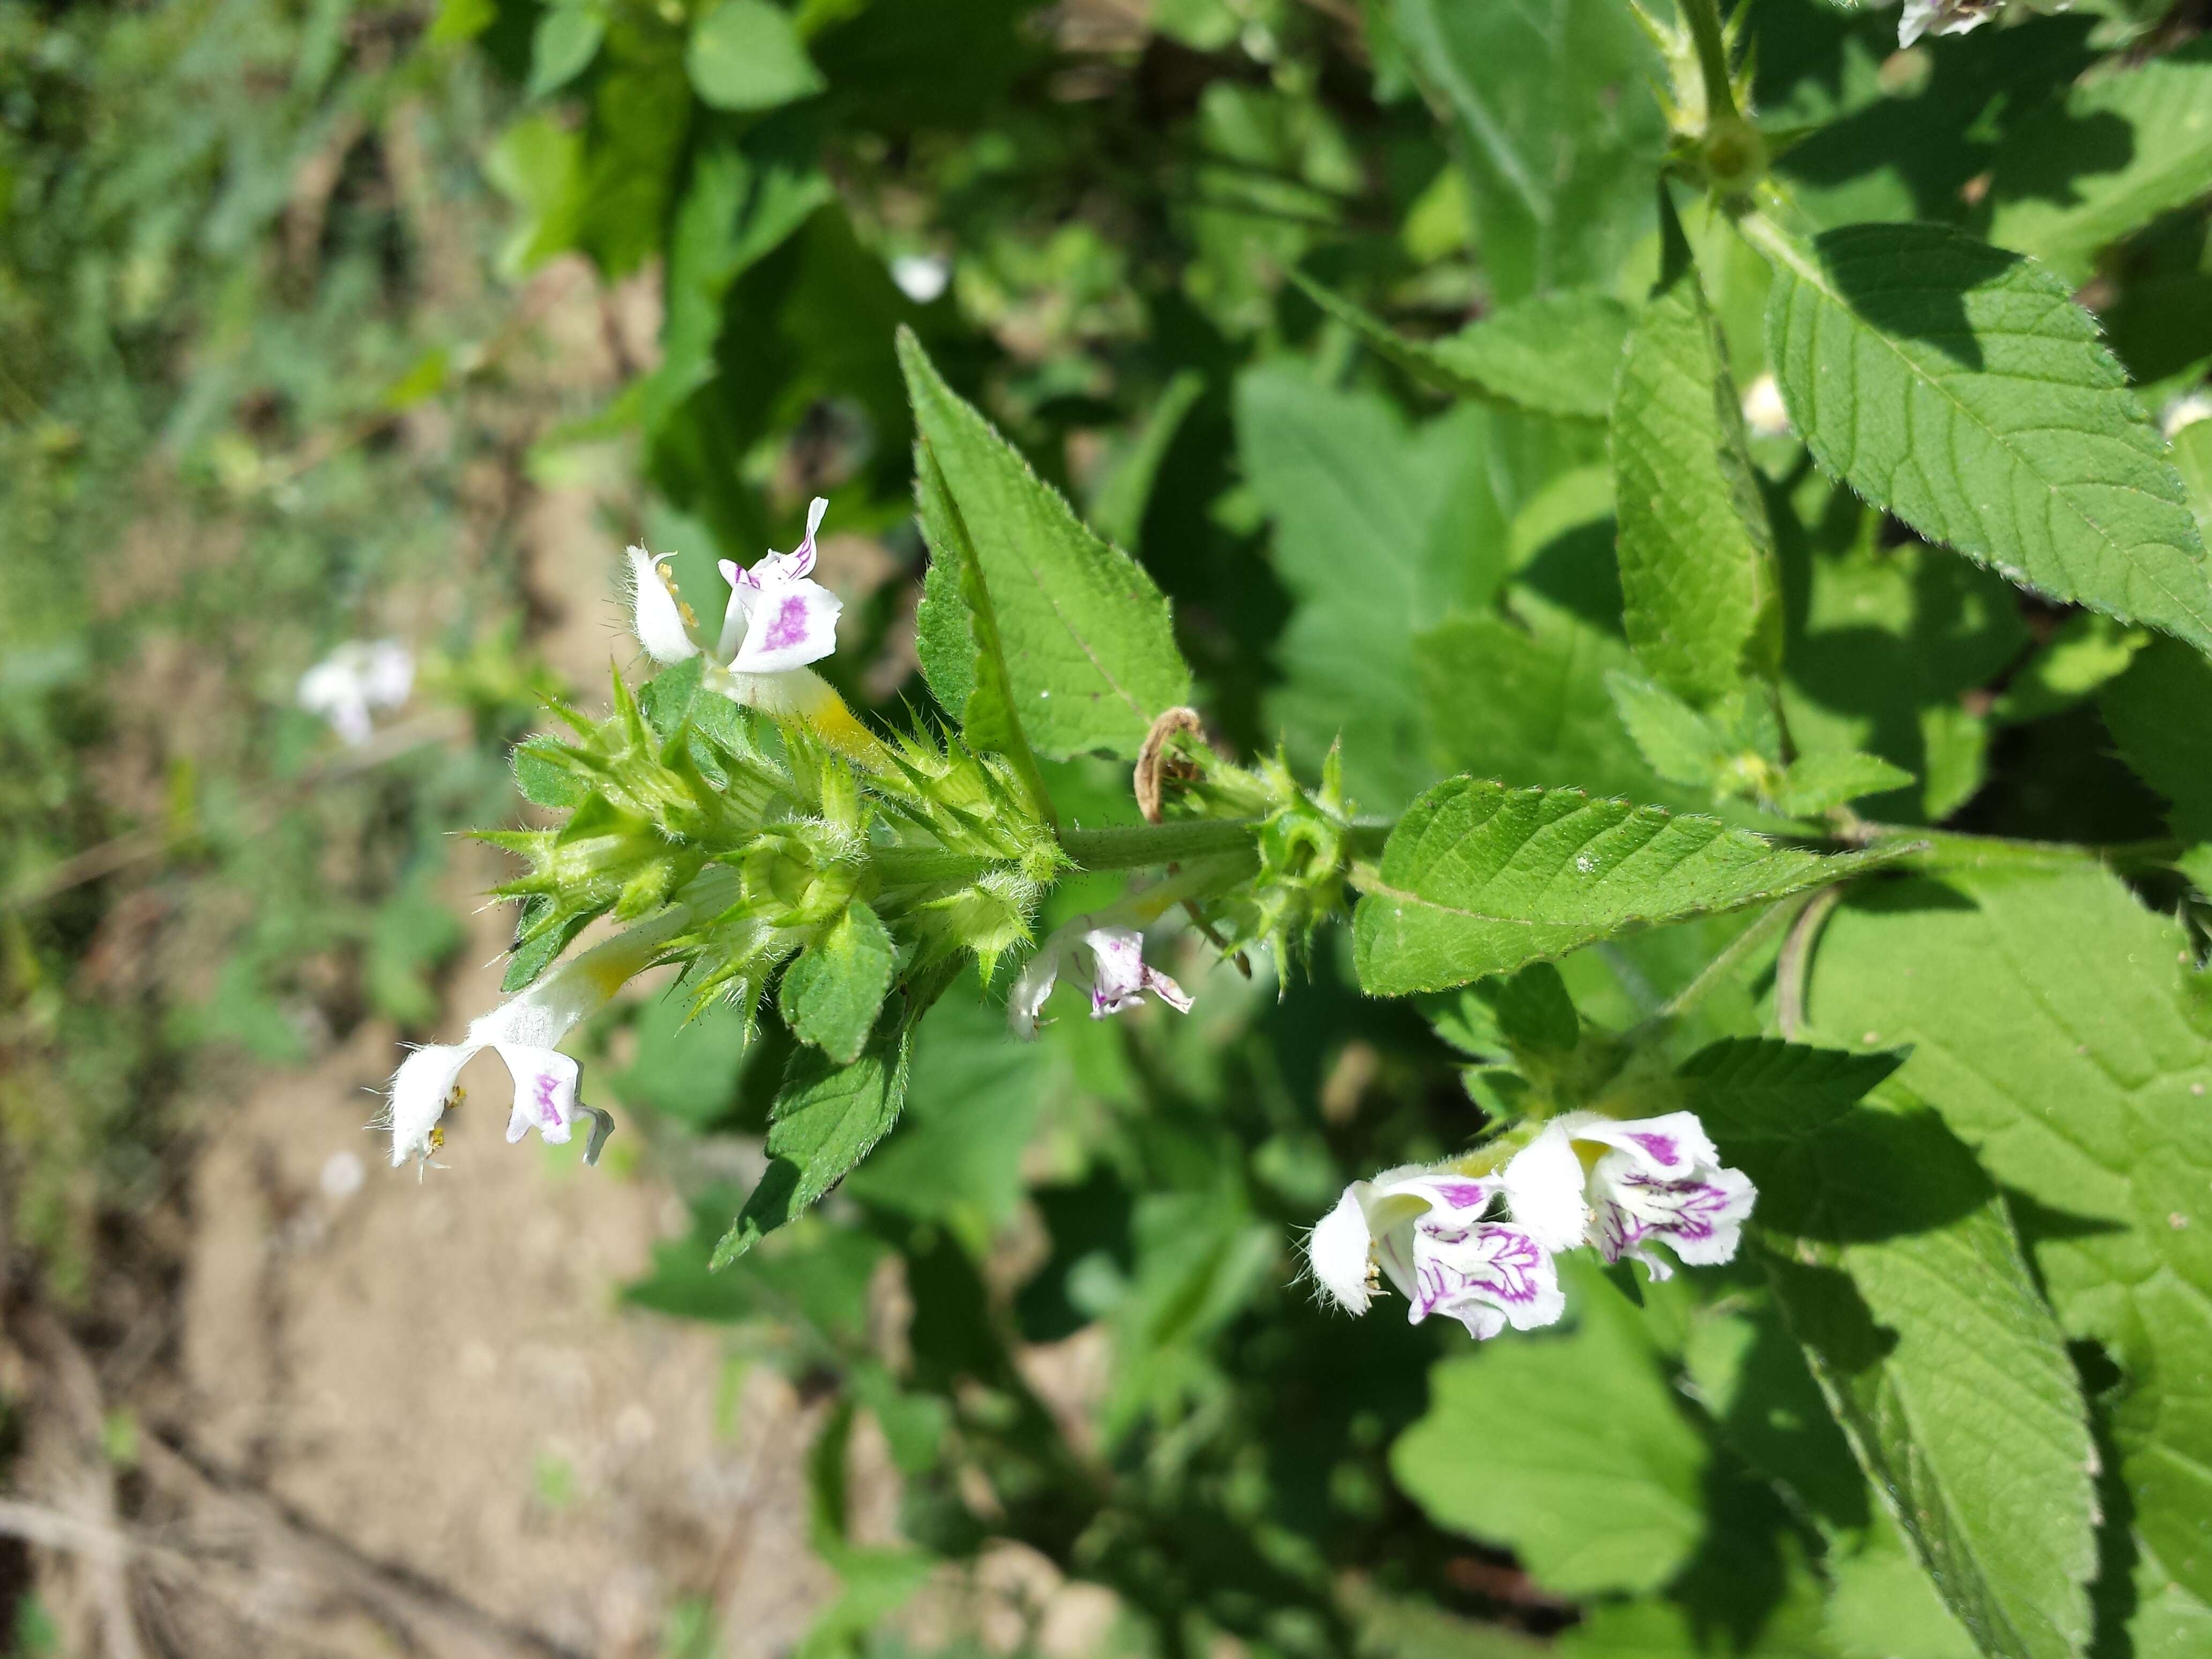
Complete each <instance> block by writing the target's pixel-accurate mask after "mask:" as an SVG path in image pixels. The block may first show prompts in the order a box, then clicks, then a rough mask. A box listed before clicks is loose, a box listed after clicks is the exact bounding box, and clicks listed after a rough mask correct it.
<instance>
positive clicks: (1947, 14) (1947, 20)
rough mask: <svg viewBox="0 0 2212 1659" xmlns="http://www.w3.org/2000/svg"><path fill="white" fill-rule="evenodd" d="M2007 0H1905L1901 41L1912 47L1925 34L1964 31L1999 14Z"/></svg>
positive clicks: (1899, 27) (1899, 26) (1899, 25)
mask: <svg viewBox="0 0 2212 1659" xmlns="http://www.w3.org/2000/svg"><path fill="white" fill-rule="evenodd" d="M2003 4H2004V0H1905V14H1904V15H1902V16H1901V17H1899V19H1898V20H1897V44H1898V46H1899V48H1900V49H1902V48H1904V47H1905V46H1911V44H1912V43H1913V42H1914V41H1916V40H1919V39H1920V37H1921V36H1922V35H1923V34H1964V33H1966V31H1967V30H1968V29H1977V28H1979V27H1981V26H1982V25H1983V24H1984V23H1986V22H1988V21H1990V18H1992V17H1994V16H1996V15H1997V11H1998V9H1999V8H2001V7H2002V5H2003Z"/></svg>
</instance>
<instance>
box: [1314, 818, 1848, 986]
mask: <svg viewBox="0 0 2212 1659" xmlns="http://www.w3.org/2000/svg"><path fill="white" fill-rule="evenodd" d="M1881 861H1883V855H1881V854H1867V853H1851V854H1838V855H1835V856H1831V857H1823V856H1821V855H1820V854H1814V853H1808V852H1802V851H1799V850H1797V849H1796V848H1787V847H1778V846H1776V845H1775V844H1774V843H1773V842H1770V841H1768V840H1767V839H1766V838H1765V837H1764V836H1754V835H1752V834H1749V833H1747V831H1744V830H1741V829H1729V828H1728V826H1726V825H1725V824H1723V823H1721V822H1720V821H1719V820H1717V819H1715V818H1705V817H1688V816H1680V817H1678V816H1676V815H1674V814H1672V813H1669V812H1668V811H1664V810H1662V808H1659V807H1656V806H1632V805H1630V804H1629V803H1628V802H1626V801H1623V800H1592V799H1590V798H1589V796H1587V795H1585V794H1583V793H1582V792H1581V791H1580V790H1578V789H1510V788H1508V787H1505V786H1504V785H1503V784H1498V783H1488V782H1484V781H1480V780H1478V779H1474V778H1451V779H1448V780H1447V781H1444V782H1443V783H1440V784H1438V785H1437V787H1435V788H1433V789H1431V790H1430V791H1429V792H1428V793H1426V794H1425V795H1423V796H1422V797H1421V798H1420V799H1419V800H1418V801H1416V802H1414V803H1413V806H1412V807H1411V808H1410V809H1409V810H1408V811H1407V813H1406V815H1405V817H1403V818H1401V819H1400V820H1399V823H1398V827H1397V828H1396V829H1393V830H1392V831H1391V832H1390V839H1389V843H1388V844H1387V845H1386V846H1385V847H1384V848H1383V860H1382V864H1381V866H1380V868H1379V870H1378V872H1376V878H1375V879H1373V880H1372V881H1370V882H1369V883H1367V884H1364V888H1363V892H1362V896H1361V898H1360V900H1359V906H1358V910H1357V912H1356V913H1355V914H1354V915H1353V918H1352V928H1353V937H1354V942H1355V948H1356V954H1357V960H1358V967H1359V982H1360V985H1361V987H1362V988H1364V990H1365V991H1366V992H1367V993H1368V994H1370V996H1403V995H1406V994H1408V993H1411V992H1414V991H1441V990H1445V989H1448V988H1449V987H1452V986H1455V985H1462V984H1464V983H1466V982H1467V981H1468V980H1472V979H1480V978H1481V977H1482V976H1483V975H1485V974H1502V973H1510V972H1511V971H1512V970H1513V969H1516V968H1519V967H1521V966H1522V965H1523V964H1525V963H1531V962H1541V961H1548V960H1551V959H1553V958H1556V957H1562V956H1565V954H1566V953H1567V952H1568V951H1575V950H1578V949H1580V948H1581V947H1582V946H1583V945H1593V944H1595V943H1596V942H1597V941H1598V940H1600V939H1610V938H1613V936H1614V935H1616V934H1619V933H1626V932H1628V931H1630V930H1631V929H1632V928H1636V927H1646V926H1650V925H1651V924H1653V923H1656V922H1665V921H1682V920H1684V919H1686V918H1688V917H1690V916H1695V915H1705V914H1707V913H1709V912H1711V911H1717V910H1732V909H1736V908H1741V907H1742V906H1744V905H1747V904H1756V903H1759V902H1762V901H1765V900H1768V899H1776V898H1782V897H1784V896H1788V895H1789V894H1791V893H1798V892H1803V891H1805V890H1808V889H1809V888H1813V887H1819V886H1823V885H1825V884H1827V883H1829V882H1832V881H1840V880H1842V879H1843V878H1844V877H1846V876H1850V875H1855V874H1857V873H1858V872H1861V871H1863V870H1865V869H1868V868H1870V867H1872V866H1874V865H1875V864H1878V863H1880V862H1881Z"/></svg>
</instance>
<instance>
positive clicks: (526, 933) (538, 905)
mask: <svg viewBox="0 0 2212 1659" xmlns="http://www.w3.org/2000/svg"><path fill="white" fill-rule="evenodd" d="M605 908H607V907H606V905H605V903H601V904H599V905H597V906H590V905H587V906H586V907H585V908H583V909H581V910H577V911H569V912H567V913H565V914H563V913H561V912H560V911H559V908H558V906H557V905H556V902H555V901H554V900H553V899H551V898H550V897H541V898H534V899H532V900H531V901H530V902H528V903H527V904H526V905H524V906H523V908H522V920H521V921H520V923H519V924H518V925H517V928H516V933H517V939H518V943H517V944H516V945H515V947H514V954H513V956H511V957H508V958H507V971H506V972H505V973H504V974H502V975H500V981H499V988H500V994H501V995H502V996H512V995H513V994H514V993H515V992H517V991H520V990H526V989H527V988H528V987H529V986H530V985H531V984H532V981H535V980H536V979H537V977H538V975H540V974H542V973H544V971H545V969H547V968H548V967H550V965H551V964H552V962H553V959H554V958H555V957H557V956H559V955H560V954H561V952H562V951H565V950H567V949H568V942H569V941H570V940H571V939H574V938H575V937H576V935H577V934H579V933H582V932H583V931H584V928H585V927H586V925H587V924H589V923H590V921H592V918H593V917H594V916H596V915H599V914H600V912H601V911H604V910H605ZM556 916H557V920H556ZM549 924H550V925H549ZM533 929H537V930H539V931H535V932H533V931H532V930H533Z"/></svg>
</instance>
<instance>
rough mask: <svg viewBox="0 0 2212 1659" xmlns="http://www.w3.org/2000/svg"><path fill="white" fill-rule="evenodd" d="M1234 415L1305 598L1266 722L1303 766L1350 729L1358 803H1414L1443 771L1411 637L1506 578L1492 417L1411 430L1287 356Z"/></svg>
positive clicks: (1287, 576)
mask: <svg viewBox="0 0 2212 1659" xmlns="http://www.w3.org/2000/svg"><path fill="white" fill-rule="evenodd" d="M1236 415H1237V453H1238V456H1239V459H1241V460H1242V461H1243V467H1244V474H1245V477H1246V479H1247V480H1248V481H1249V483H1250V484H1251V486H1252V489H1253V492H1254V494H1255V495H1257V496H1258V498H1259V500H1260V502H1261V505H1262V506H1263V507H1265V508H1266V509H1267V513H1269V515H1270V516H1271V517H1272V518H1273V520H1274V563H1275V569H1276V573H1277V574H1279V576H1280V577H1281V578H1282V580H1283V583H1284V586H1286V587H1288V588H1289V589H1290V590H1291V594H1292V596H1293V597H1294V598H1295V599H1297V602H1298V605H1297V611H1294V612H1293V613H1292V615H1291V621H1290V623H1289V625H1288V627H1287V628H1286V629H1285V630H1284V634H1283V637H1282V640H1281V641H1280V643H1279V647H1278V657H1279V660H1280V662H1281V664H1282V665H1283V671H1284V677H1285V683H1284V684H1282V685H1281V686H1280V687H1279V688H1277V689H1276V690H1274V691H1273V694H1272V695H1271V696H1269V698H1268V700H1267V715H1268V718H1269V720H1271V722H1273V724H1275V725H1276V726H1278V727H1279V729H1280V730H1281V731H1282V732H1283V733H1284V735H1285V739H1286V741H1287V746H1288V748H1289V750H1290V754H1291V760H1292V761H1293V763H1297V764H1300V765H1304V766H1315V765H1317V764H1318V763H1319V762H1320V761H1321V758H1322V756H1324V755H1326V754H1327V753H1328V750H1329V747H1330V745H1331V744H1334V742H1335V741H1336V739H1337V738H1339V737H1340V736H1341V737H1342V738H1343V739H1344V763H1345V787H1346V791H1347V792H1348V793H1349V794H1350V795H1351V797H1352V799H1353V800H1354V801H1356V802H1357V803H1358V805H1359V806H1360V807H1361V808H1362V809H1363V810H1365V811H1388V810H1389V809H1391V808H1393V807H1396V806H1399V805H1403V804H1404V803H1405V802H1406V801H1407V800H1410V799H1412V798H1413V796H1414V795H1415V794H1416V793H1419V791H1420V790H1421V789H1422V788H1423V787H1425V786H1426V785H1427V784H1429V783H1431V781H1434V779H1435V777H1436V775H1437V769H1436V767H1435V765H1434V763H1432V761H1431V758H1430V744H1429V743H1428V741H1427V740H1426V739H1427V734H1428V732H1429V729H1430V728H1429V718H1428V717H1429V713H1430V709H1429V706H1428V704H1427V702H1426V699H1425V696H1424V693H1423V690H1422V687H1421V684H1420V683H1419V678H1418V676H1417V673H1416V671H1415V668H1414V665H1413V661H1412V660H1411V659H1410V655H1409V652H1408V647H1409V645H1410V643H1411V641H1413V636H1414V634H1415V632H1416V631H1417V630H1419V629H1425V628H1427V627H1429V626H1430V625H1431V624H1432V623H1434V622H1435V621H1436V620H1437V618H1438V617H1441V616H1443V615H1445V614H1446V613H1448V612H1449V611H1453V610H1455V609H1457V608H1458V607H1460V606H1462V605H1481V604H1484V603H1486V601H1487V600H1488V599H1490V598H1491V596H1492V594H1494V593H1495V592H1496V591H1497V587H1498V582H1499V581H1500V580H1502V579H1503V577H1504V571H1505V565H1504V552H1505V549H1504V526H1503V525H1502V524H1501V523H1500V522H1499V519H1498V512H1497V507H1496V505H1495V501H1494V500H1493V498H1492V495H1490V489H1489V483H1488V480H1487V478H1486V476H1485V472H1486V468H1485V466H1484V453H1483V451H1484V444H1483V438H1484V435H1485V429H1486V418H1487V417H1486V416H1485V415H1484V413H1483V412H1482V411H1481V410H1473V409H1469V410H1461V411H1459V412H1458V413H1456V414H1455V415H1452V416H1446V417H1444V418H1443V419H1440V420H1437V421H1433V422H1430V423H1429V424H1428V425H1427V426H1425V427H1423V428H1418V429H1415V430H1412V431H1409V430H1408V429H1407V426H1406V424H1405V422H1404V421H1403V420H1402V419H1401V417H1400V416H1398V414H1397V413H1396V411H1395V410H1394V409H1393V408H1392V407H1391V406H1390V405H1389V404H1387V403H1386V402H1384V401H1383V399H1382V398H1376V397H1373V396H1371V395H1367V394H1362V393H1352V392H1338V391H1334V390H1333V389H1331V388H1329V387H1327V386H1321V385H1319V384H1317V383H1316V382H1315V381H1314V380H1312V379H1311V378H1310V376H1308V375H1306V374H1304V373H1301V372H1300V371H1299V370H1298V369H1297V368H1293V367H1291V366H1290V365H1287V364H1270V365H1267V366H1264V367H1262V368H1256V369H1253V370H1250V371H1249V372H1247V373H1246V374H1243V375H1242V376H1241V377H1239V379H1238V380H1237V392H1236ZM1446 706H1447V707H1456V706H1461V705H1460V703H1459V701H1458V699H1457V698H1455V700H1454V702H1453V703H1451V704H1449V705H1446ZM1501 712H1502V711H1501ZM1555 781H1561V782H1565V781H1570V780H1568V779H1566V778H1564V777H1561V778H1558V779H1556V780H1555Z"/></svg>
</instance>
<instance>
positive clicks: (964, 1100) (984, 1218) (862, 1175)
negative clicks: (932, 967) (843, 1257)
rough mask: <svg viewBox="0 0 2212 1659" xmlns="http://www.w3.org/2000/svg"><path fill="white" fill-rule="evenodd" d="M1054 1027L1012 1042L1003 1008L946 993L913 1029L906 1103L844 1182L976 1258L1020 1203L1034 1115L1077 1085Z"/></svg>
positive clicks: (864, 1198) (980, 998)
mask: <svg viewBox="0 0 2212 1659" xmlns="http://www.w3.org/2000/svg"><path fill="white" fill-rule="evenodd" d="M971 983H972V981H971ZM1076 1092H1077V1087H1076V1084H1075V1080H1074V1079H1073V1077H1072V1076H1071V1075H1070V1067H1069V1065H1068V1059H1067V1054H1066V1046H1065V1044H1064V1042H1062V1041H1061V1040H1060V1028H1059V1027H1054V1028H1052V1029H1050V1030H1047V1031H1046V1033H1045V1034H1044V1035H1043V1036H1042V1037H1041V1038H1040V1040H1039V1041H1037V1042H1013V1041H1012V1039H1010V1038H1009V1037H1008V1036H1007V1034H1006V1009H1005V1008H1004V1007H1003V1006H1000V1005H998V1004H996V1003H994V1002H992V1001H991V1000H988V999H987V998H986V997H985V996H983V995H981V994H979V993H975V992H974V991H972V990H971V991H967V992H963V991H962V990H960V989H955V990H953V991H952V992H951V993H949V994H947V995H946V996H945V999H944V1000H942V1001H941V1002H939V1004H938V1006H936V1007H935V1008H933V1009H932V1010H931V1011H930V1014H929V1017H928V1018H927V1019H925V1020H923V1021H922V1022H921V1025H920V1026H919V1027H918V1028H917V1029H916V1030H915V1044H914V1073H913V1082H912V1084H911V1085H910V1086H909V1087H908V1096H909V1097H910V1099H911V1103H910V1104H909V1106H908V1109H907V1112H906V1115H905V1117H904V1120H903V1121H902V1122H901V1124H900V1126H899V1130H898V1133H896V1135H894V1136H893V1137H892V1138H891V1139H890V1140H889V1141H887V1142H885V1143H884V1145H883V1146H879V1147H878V1148H877V1149H876V1151H875V1152H874V1154H873V1155H872V1156H871V1157H870V1158H869V1159H868V1161H867V1163H866V1164H864V1165H863V1166H862V1167H861V1168H860V1169H858V1170H854V1172H853V1176H852V1179H851V1180H850V1181H848V1182H847V1183H846V1186H845V1190H846V1191H847V1192H848V1193H849V1194H851V1195H852V1196H853V1197H854V1198H857V1199H859V1200H860V1201H861V1202H863V1203H865V1204H870V1205H873V1206H877V1207H878V1208H880V1209H885V1210H891V1211H896V1212H898V1213H900V1214H902V1215H909V1216H913V1217H915V1218H918V1219H921V1220H925V1221H939V1222H943V1223H945V1224H946V1225H948V1226H950V1227H951V1228H952V1229H953V1230H954V1231H955V1232H956V1234H957V1237H959V1238H960V1240H961V1241H962V1243H965V1244H967V1245H968V1246H969V1248H970V1249H972V1250H973V1251H975V1254H976V1255H978V1256H979V1257H980V1256H981V1255H982V1254H983V1253H984V1252H985V1251H986V1250H987V1249H988V1248H989V1246H990V1243H991V1240H992V1238H993V1237H994V1235H995V1234H996V1233H997V1232H998V1231H999V1229H1000V1227H1002V1226H1004V1225H1006V1223H1007V1222H1008V1221H1010V1220H1012V1218H1013V1215H1014V1212H1015V1211H1016V1209H1017V1208H1018V1206H1019V1205H1020V1202H1021V1198H1022V1191H1023V1184H1022V1158H1023V1153H1024V1149H1025V1148H1026V1147H1027V1146H1028V1144H1029V1139H1030V1130H1031V1128H1032V1127H1035V1125H1036V1121H1037V1118H1038V1115H1039V1114H1040V1113H1042V1111H1043V1110H1044V1109H1045V1108H1046V1105H1047V1103H1048V1102H1064V1101H1066V1100H1067V1099H1068V1098H1069V1097H1071V1096H1072V1095H1073V1094H1074V1093H1076Z"/></svg>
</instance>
